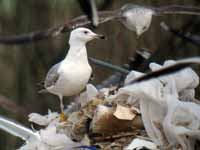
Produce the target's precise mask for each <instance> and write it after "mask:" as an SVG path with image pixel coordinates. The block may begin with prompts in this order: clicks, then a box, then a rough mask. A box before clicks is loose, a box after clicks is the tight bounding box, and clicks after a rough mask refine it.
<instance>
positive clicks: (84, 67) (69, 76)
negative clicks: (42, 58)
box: [58, 64, 92, 96]
mask: <svg viewBox="0 0 200 150" xmlns="http://www.w3.org/2000/svg"><path fill="white" fill-rule="evenodd" d="M91 73H92V69H91V67H90V65H89V64H76V65H74V64H72V65H68V66H66V67H64V68H62V70H61V76H60V79H59V81H58V87H60V88H61V89H60V91H62V94H63V95H64V96H72V95H76V94H78V93H80V92H81V91H82V90H83V89H84V88H85V86H86V84H87V83H88V81H89V78H90V76H91Z"/></svg>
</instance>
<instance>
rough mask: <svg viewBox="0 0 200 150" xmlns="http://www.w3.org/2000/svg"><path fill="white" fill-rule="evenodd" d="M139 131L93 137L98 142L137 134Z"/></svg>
mask: <svg viewBox="0 0 200 150" xmlns="http://www.w3.org/2000/svg"><path fill="white" fill-rule="evenodd" d="M137 134H138V133H137V132H136V131H135V132H133V133H124V134H119V135H112V136H106V137H103V136H101V137H92V140H93V141H94V142H95V143H97V142H103V141H112V140H115V139H120V138H123V137H131V136H136V135H137Z"/></svg>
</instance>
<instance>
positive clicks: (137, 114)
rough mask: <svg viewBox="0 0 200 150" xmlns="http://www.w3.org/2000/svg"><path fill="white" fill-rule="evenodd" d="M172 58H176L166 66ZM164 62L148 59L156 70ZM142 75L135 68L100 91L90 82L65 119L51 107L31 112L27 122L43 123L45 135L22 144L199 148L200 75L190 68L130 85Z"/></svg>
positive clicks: (127, 149)
mask: <svg viewBox="0 0 200 150" xmlns="http://www.w3.org/2000/svg"><path fill="white" fill-rule="evenodd" d="M169 63H170V64H171V63H175V62H174V61H166V62H165V64H164V66H165V65H168V64H169ZM161 67H162V66H161V65H159V64H155V63H152V64H150V68H151V69H152V70H156V69H158V68H161ZM141 75H143V73H140V72H136V71H132V72H131V73H130V74H129V75H128V76H127V78H126V80H125V84H124V86H123V87H122V88H120V89H117V88H115V87H112V88H106V89H101V90H99V91H98V90H97V89H96V88H95V87H94V86H93V85H91V84H88V85H87V88H86V91H85V92H83V93H82V94H81V95H80V97H79V102H78V103H73V104H71V105H69V106H68V108H67V109H66V111H65V115H66V120H65V121H64V122H60V121H59V114H58V113H52V112H50V111H49V113H48V115H46V116H41V115H39V114H35V113H32V114H30V115H29V121H31V122H34V123H36V124H39V125H41V126H43V127H44V128H43V129H41V130H40V131H38V132H39V134H40V137H41V140H40V141H33V142H31V143H28V144H26V145H24V146H23V147H21V148H20V149H33V147H34V148H35V149H36V148H37V149H39V150H51V149H52V150H53V149H59V150H66V149H68V148H76V149H77V148H83V149H85V148H86V149H91V150H94V149H95V148H96V149H98V148H99V149H102V150H134V149H151V150H156V149H166V150H167V149H169V150H171V149H180V150H193V149H195V148H196V147H197V141H198V140H199V139H200V130H199V129H200V106H199V104H197V103H195V102H196V100H195V98H194V94H195V93H194V89H195V88H196V87H197V86H198V83H199V77H198V76H197V74H196V73H195V72H194V71H193V70H192V69H191V68H187V69H184V70H182V71H180V72H177V73H175V74H173V75H169V76H165V77H160V78H157V79H152V80H149V81H146V82H141V83H137V84H134V85H129V86H126V84H127V83H128V82H129V81H130V80H132V79H134V78H137V77H139V76H141ZM183 81H184V82H183ZM77 108H78V109H77ZM41 147H42V148H43V149H41Z"/></svg>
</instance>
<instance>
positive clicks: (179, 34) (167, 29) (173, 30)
mask: <svg viewBox="0 0 200 150" xmlns="http://www.w3.org/2000/svg"><path fill="white" fill-rule="evenodd" d="M160 26H161V27H162V28H163V29H164V30H165V31H168V32H171V33H172V34H174V35H175V36H177V37H179V38H181V39H183V40H185V41H187V42H190V43H192V44H193V45H195V46H198V47H199V46H200V42H199V41H197V40H195V39H194V38H192V37H189V36H187V35H185V34H184V33H181V32H179V31H178V30H176V29H173V28H172V27H170V26H168V25H167V24H165V23H164V22H161V24H160Z"/></svg>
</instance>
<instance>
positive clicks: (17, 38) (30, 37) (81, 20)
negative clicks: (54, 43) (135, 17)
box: [0, 11, 117, 45]
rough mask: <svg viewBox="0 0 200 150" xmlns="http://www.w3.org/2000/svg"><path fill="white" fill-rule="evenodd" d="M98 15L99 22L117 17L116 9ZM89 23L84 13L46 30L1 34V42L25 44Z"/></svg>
mask: <svg viewBox="0 0 200 150" xmlns="http://www.w3.org/2000/svg"><path fill="white" fill-rule="evenodd" d="M98 15H99V24H102V23H105V22H108V21H111V20H114V19H116V17H117V16H116V12H115V11H102V12H99V13H98ZM89 25H91V21H90V20H88V18H87V16H85V15H82V16H79V17H76V18H74V19H72V20H71V21H69V22H68V23H66V24H63V25H58V26H55V27H51V28H49V29H47V30H44V31H35V32H30V33H27V34H21V35H11V36H7V37H5V36H0V43H1V44H8V45H12V44H25V43H30V42H34V41H40V40H44V39H47V38H52V37H56V36H58V35H60V34H61V33H66V32H69V31H71V30H73V29H74V28H77V27H82V26H89Z"/></svg>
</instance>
